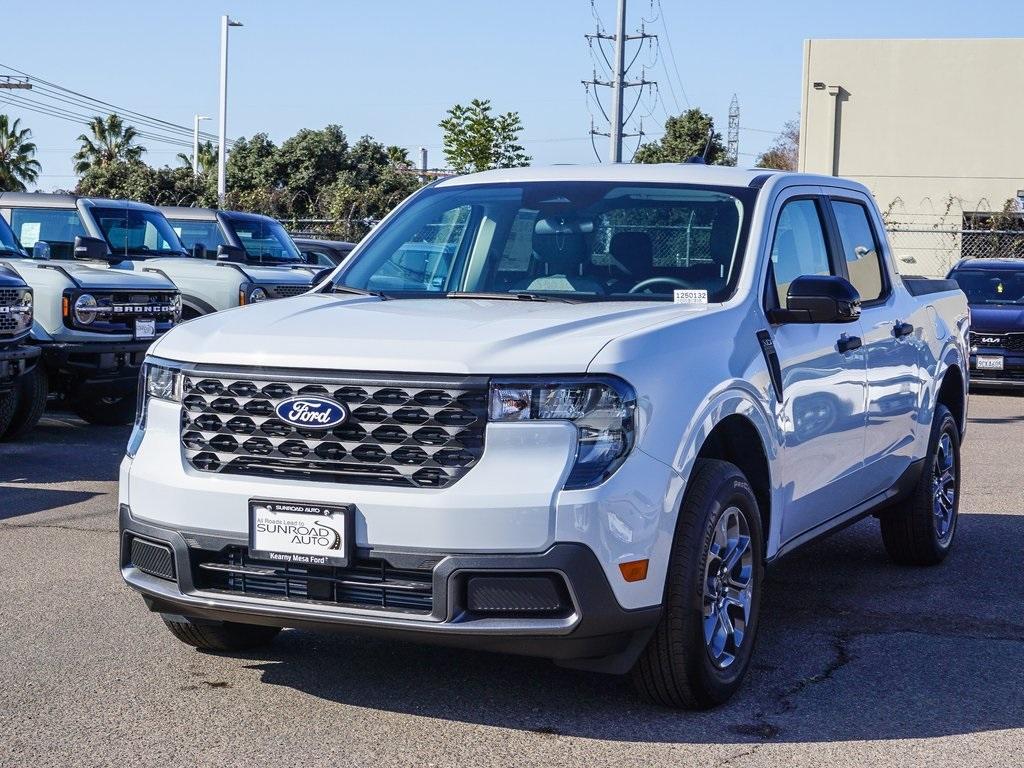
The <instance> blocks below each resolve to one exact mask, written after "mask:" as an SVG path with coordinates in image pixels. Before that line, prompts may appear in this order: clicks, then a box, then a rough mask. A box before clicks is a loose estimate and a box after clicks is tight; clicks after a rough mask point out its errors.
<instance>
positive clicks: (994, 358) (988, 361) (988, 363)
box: [974, 355, 1003, 371]
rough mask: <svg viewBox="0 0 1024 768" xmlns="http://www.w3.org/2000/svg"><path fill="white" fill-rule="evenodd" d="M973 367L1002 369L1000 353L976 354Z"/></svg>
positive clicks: (990, 369) (980, 369)
mask: <svg viewBox="0 0 1024 768" xmlns="http://www.w3.org/2000/svg"><path fill="white" fill-rule="evenodd" d="M974 367H975V368H977V369H978V370H979V371H1001V370H1003V358H1002V355H978V357H977V359H976V361H975V364H974Z"/></svg>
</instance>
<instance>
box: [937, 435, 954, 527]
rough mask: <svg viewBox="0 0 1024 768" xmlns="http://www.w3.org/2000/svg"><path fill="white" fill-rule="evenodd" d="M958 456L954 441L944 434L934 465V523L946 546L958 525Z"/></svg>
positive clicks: (940, 440) (940, 439)
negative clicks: (955, 452)
mask: <svg viewBox="0 0 1024 768" xmlns="http://www.w3.org/2000/svg"><path fill="white" fill-rule="evenodd" d="M956 492H957V488H956V455H955V454H954V453H953V440H952V438H950V436H949V433H948V432H943V433H942V436H941V437H940V438H939V444H938V447H937V449H936V451H935V461H934V462H933V463H932V521H933V522H934V524H935V534H936V535H937V536H938V538H939V543H941V544H943V545H945V544H946V543H948V542H949V540H950V539H951V538H952V536H953V528H954V527H955V525H956Z"/></svg>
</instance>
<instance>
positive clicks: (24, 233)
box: [18, 221, 40, 250]
mask: <svg viewBox="0 0 1024 768" xmlns="http://www.w3.org/2000/svg"><path fill="white" fill-rule="evenodd" d="M39 226H40V224H39V222H38V221H26V222H25V223H24V224H22V225H21V232H20V233H19V235H18V239H19V240H21V244H22V246H24V247H25V248H27V249H29V250H31V249H32V246H33V245H35V244H36V243H38V242H39Z"/></svg>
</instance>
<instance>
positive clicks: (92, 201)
mask: <svg viewBox="0 0 1024 768" xmlns="http://www.w3.org/2000/svg"><path fill="white" fill-rule="evenodd" d="M79 200H82V201H84V202H85V203H86V204H87V205H101V206H103V207H104V208H126V209H132V210H147V211H151V210H155V209H154V206H152V205H149V204H147V203H138V202H135V201H134V200H113V199H110V198H107V197H89V196H87V195H76V194H73V193H71V192H4V193H2V194H0V205H22V206H25V207H27V208H74V207H75V206H76V205H77V203H78V201H79Z"/></svg>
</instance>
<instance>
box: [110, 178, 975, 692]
mask: <svg viewBox="0 0 1024 768" xmlns="http://www.w3.org/2000/svg"><path fill="white" fill-rule="evenodd" d="M968 323H969V320H968V311H967V303H966V301H965V297H964V295H963V293H961V292H960V290H959V289H958V288H957V287H956V285H955V284H953V283H951V282H950V281H946V280H923V279H913V280H912V279H904V278H901V277H900V276H899V275H898V274H897V272H896V270H895V268H894V265H893V261H892V253H891V251H890V248H889V245H888V243H887V242H886V239H885V234H884V230H883V228H882V221H881V219H880V217H879V214H878V210H877V208H876V206H875V204H874V202H873V201H872V199H871V197H870V195H869V193H868V191H867V190H866V189H865V188H864V187H862V186H861V185H859V184H856V183H854V182H849V181H845V180H843V179H838V178H831V177H819V176H808V175H800V174H786V173H775V172H762V171H742V170H736V169H728V168H712V167H704V166H701V165H689V164H688V165H660V166H649V165H612V166H603V167H598V168H582V167H580V168H574V167H560V168H551V169H543V168H526V169H516V170H501V171H492V172H486V173H481V174H475V175H469V176H464V177H460V178H453V179H447V180H443V181H440V182H437V183H434V184H432V185H430V186H428V187H426V188H425V189H423V190H421V191H419V192H417V193H416V194H415V195H413V196H412V197H411V198H409V199H408V200H407V201H406V202H404V203H403V204H402V205H401V206H399V208H398V209H397V210H395V211H394V212H393V213H392V214H391V215H389V216H388V217H387V219H386V220H385V221H384V222H382V223H381V224H380V225H379V226H378V227H377V228H376V229H375V230H374V231H373V232H372V233H371V234H370V235H369V236H368V237H367V238H366V239H365V240H364V241H363V242H362V243H360V244H359V246H357V248H356V250H355V251H354V252H353V255H352V256H351V258H350V259H349V260H348V261H347V262H346V263H345V265H344V266H342V267H340V268H339V269H338V270H337V271H336V272H335V273H334V274H333V275H332V276H331V278H330V279H328V280H326V281H325V282H323V283H322V284H321V285H319V286H318V287H317V289H316V290H314V291H313V292H312V293H310V294H307V295H304V296H300V297H296V298H293V299H287V300H284V301H276V302H267V303H264V304H260V305H258V306H254V307H245V308H240V309H234V310H229V311H227V312H223V313H219V314H217V315H216V316H213V317H207V318H200V319H198V320H195V321H193V322H190V323H187V324H185V325H183V326H181V327H180V328H177V329H175V330H173V331H172V332H170V333H168V334H167V335H166V336H165V337H164V338H163V339H161V340H160V341H159V342H157V344H156V345H155V346H154V348H153V349H152V350H151V352H150V356H149V358H148V361H147V365H146V369H145V387H144V392H145V400H144V402H143V404H142V407H141V408H140V410H139V417H138V422H137V426H136V429H135V431H134V432H133V434H132V437H131V440H130V444H129V446H128V454H127V456H126V458H125V459H124V462H123V464H122V467H121V478H120V524H121V531H122V538H121V560H120V565H121V570H122V574H123V576H124V579H125V580H126V581H127V582H128V584H129V585H131V586H132V587H134V588H135V589H137V590H138V591H139V592H141V593H142V594H143V595H144V596H145V599H146V603H147V605H148V606H149V608H150V609H151V610H153V611H156V612H158V613H160V614H162V616H163V618H164V621H165V622H166V624H167V626H168V627H169V628H170V630H171V631H172V632H173V633H174V634H175V635H176V636H177V637H178V638H179V639H181V640H182V641H184V642H186V643H190V644H192V645H195V646H198V647H201V648H206V649H217V650H238V649H242V648H247V647H253V646H255V645H258V644H261V643H265V642H268V641H270V640H271V639H272V638H273V637H274V635H275V634H276V633H277V632H278V631H279V630H280V628H282V627H305V628H321V629H327V628H335V629H344V630H347V631H354V632H362V633H366V634H379V635H386V636H391V637H396V638H405V639H422V640H424V641H432V642H440V643H448V644H453V645H458V646H465V647H473V648H482V649H489V650H496V651H507V652H511V653H523V654H532V655H539V656H545V657H549V658H553V659H556V660H558V661H559V662H560V663H563V664H567V665H571V666H575V667H579V668H585V669H593V670H603V671H608V672H618V673H624V672H627V671H630V670H632V674H633V676H634V679H635V681H636V684H637V686H638V687H639V689H640V690H641V691H642V692H643V693H644V694H646V695H647V696H648V697H650V698H651V699H653V700H655V701H657V702H661V703H663V704H666V705H670V706H681V707H707V706H712V705H714V704H716V703H720V702H722V701H724V700H725V699H727V698H728V697H729V696H730V695H731V694H732V693H733V692H734V691H735V690H736V689H737V688H738V687H739V685H740V684H741V682H742V679H743V677H744V674H745V672H746V670H747V668H748V666H749V664H750V659H751V654H752V652H753V647H754V640H755V636H756V634H757V629H758V623H759V618H758V616H759V611H760V608H761V597H762V590H763V586H764V579H765V566H766V565H767V564H769V563H771V562H772V561H773V560H776V559H777V558H779V557H780V556H782V555H783V554H785V553H787V552H790V551H792V550H793V549H794V548H796V547H798V546H800V545H801V544H804V543H806V542H808V541H810V540H812V539H815V538H817V537H819V536H821V535H823V534H825V533H828V532H829V531H833V530H835V529H837V528H840V527H842V526H844V525H847V524H849V523H852V522H854V521H856V520H858V519H860V518H863V517H865V516H867V515H876V516H877V517H879V518H880V520H881V531H882V538H883V540H884V543H885V547H886V549H887V550H888V552H889V554H890V555H891V556H892V557H893V558H894V559H895V560H897V561H899V562H903V563H912V564H917V565H931V564H935V563H938V562H939V561H941V560H942V559H943V558H944V557H945V555H946V554H947V552H948V551H949V549H950V547H951V546H952V542H953V537H954V533H955V531H956V524H957V511H958V503H959V483H960V461H959V446H960V440H961V438H962V436H963V430H964V426H965V416H966V411H967V370H968V368H967V365H966V360H967V356H968V349H967V334H968Z"/></svg>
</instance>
